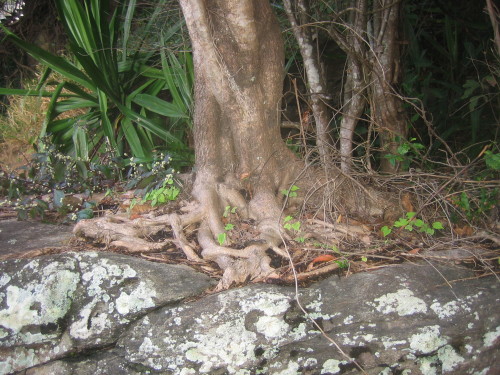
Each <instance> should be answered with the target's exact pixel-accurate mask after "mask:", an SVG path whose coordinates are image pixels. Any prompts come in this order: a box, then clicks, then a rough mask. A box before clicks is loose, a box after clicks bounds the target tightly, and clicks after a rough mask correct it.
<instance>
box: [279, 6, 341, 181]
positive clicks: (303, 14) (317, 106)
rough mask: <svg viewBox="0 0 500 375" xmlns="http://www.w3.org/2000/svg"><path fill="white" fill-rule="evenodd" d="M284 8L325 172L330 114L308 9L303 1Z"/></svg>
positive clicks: (329, 157) (328, 159) (327, 161)
mask: <svg viewBox="0 0 500 375" xmlns="http://www.w3.org/2000/svg"><path fill="white" fill-rule="evenodd" d="M283 5H284V7H285V11H286V14H287V17H288V20H289V21H290V25H291V26H292V30H293V34H294V36H295V39H296V40H297V43H298V45H299V49H300V54H301V55H302V60H303V61H304V68H305V71H306V74H307V85H308V92H309V96H310V104H311V108H312V111H313V116H314V122H315V129H316V145H317V147H318V153H319V157H320V160H321V164H322V165H323V167H324V168H325V171H328V169H329V168H328V167H329V166H330V165H331V156H332V155H331V149H332V147H331V146H332V145H331V143H332V142H331V138H330V134H329V133H330V131H329V124H330V119H331V118H330V111H329V109H328V106H327V104H326V102H325V100H326V97H327V96H326V80H325V77H324V76H323V74H322V70H321V62H320V58H319V53H318V49H317V48H316V46H315V44H314V43H313V38H312V35H311V27H310V26H308V24H309V23H310V17H309V7H308V4H307V1H306V0H284V1H283Z"/></svg>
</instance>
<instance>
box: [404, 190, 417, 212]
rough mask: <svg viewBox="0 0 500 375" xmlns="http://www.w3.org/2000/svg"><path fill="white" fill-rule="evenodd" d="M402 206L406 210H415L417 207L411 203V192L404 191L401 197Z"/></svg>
mask: <svg viewBox="0 0 500 375" xmlns="http://www.w3.org/2000/svg"><path fill="white" fill-rule="evenodd" d="M401 206H402V207H403V209H404V210H405V211H406V212H415V207H413V204H412V203H411V196H410V193H404V194H403V196H402V197H401Z"/></svg>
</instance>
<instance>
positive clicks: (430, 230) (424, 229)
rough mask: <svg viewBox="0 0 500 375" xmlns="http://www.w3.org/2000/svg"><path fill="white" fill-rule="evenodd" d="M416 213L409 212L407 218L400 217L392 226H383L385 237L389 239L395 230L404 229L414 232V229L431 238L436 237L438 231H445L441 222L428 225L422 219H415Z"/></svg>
mask: <svg viewBox="0 0 500 375" xmlns="http://www.w3.org/2000/svg"><path fill="white" fill-rule="evenodd" d="M415 215H416V212H407V213H406V215H405V216H403V217H400V218H399V219H398V220H396V221H395V222H394V223H393V224H392V226H390V227H389V226H387V225H385V226H383V227H382V228H381V229H380V230H381V232H382V234H383V236H384V237H387V236H388V235H389V234H391V233H392V229H393V228H404V229H405V230H407V231H409V232H412V231H413V230H414V229H415V230H417V231H418V232H420V233H425V234H428V235H430V236H432V235H434V234H435V232H436V230H441V229H444V227H443V223H441V222H440V221H435V222H433V223H432V225H429V224H427V223H426V222H424V221H423V220H422V219H419V218H416V217H415Z"/></svg>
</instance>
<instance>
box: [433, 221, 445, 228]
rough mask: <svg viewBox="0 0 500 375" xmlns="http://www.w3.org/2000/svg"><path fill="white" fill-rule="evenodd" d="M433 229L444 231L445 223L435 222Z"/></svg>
mask: <svg viewBox="0 0 500 375" xmlns="http://www.w3.org/2000/svg"><path fill="white" fill-rule="evenodd" d="M432 227H433V228H434V229H444V226H443V223H441V222H440V221H435V222H434V223H432Z"/></svg>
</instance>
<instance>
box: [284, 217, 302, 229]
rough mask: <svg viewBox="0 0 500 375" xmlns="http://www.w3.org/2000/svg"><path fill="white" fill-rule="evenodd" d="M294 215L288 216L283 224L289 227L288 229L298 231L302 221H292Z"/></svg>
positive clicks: (286, 227)
mask: <svg viewBox="0 0 500 375" xmlns="http://www.w3.org/2000/svg"><path fill="white" fill-rule="evenodd" d="M292 220H293V216H287V217H285V219H284V222H285V224H283V228H285V229H288V230H294V231H295V232H298V231H299V230H300V225H301V224H300V221H298V220H297V221H296V222H294V223H292Z"/></svg>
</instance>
